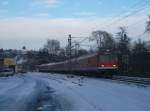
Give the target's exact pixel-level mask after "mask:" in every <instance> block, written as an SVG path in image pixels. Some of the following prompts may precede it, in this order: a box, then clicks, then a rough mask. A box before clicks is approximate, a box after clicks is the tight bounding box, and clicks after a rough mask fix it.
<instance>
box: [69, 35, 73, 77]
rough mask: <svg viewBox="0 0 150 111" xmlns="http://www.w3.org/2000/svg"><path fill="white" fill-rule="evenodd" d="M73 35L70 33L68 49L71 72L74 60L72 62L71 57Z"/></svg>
mask: <svg viewBox="0 0 150 111" xmlns="http://www.w3.org/2000/svg"><path fill="white" fill-rule="evenodd" d="M71 40H72V37H71V34H69V37H68V51H69V64H68V65H69V66H68V68H69V71H70V74H71V73H72V62H71V58H72V43H71V42H72V41H71Z"/></svg>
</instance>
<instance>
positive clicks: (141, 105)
mask: <svg viewBox="0 0 150 111" xmlns="http://www.w3.org/2000/svg"><path fill="white" fill-rule="evenodd" d="M38 76H40V77H41V78H42V79H43V80H46V81H48V83H49V86H50V87H51V88H53V90H54V91H55V94H56V95H58V97H61V98H63V99H61V98H60V99H59V100H60V101H61V102H62V103H63V100H64V99H65V101H67V102H68V103H69V105H68V106H70V107H71V109H70V110H71V111H150V105H149V103H150V88H148V87H147V88H144V87H139V86H136V85H128V84H124V83H119V82H114V81H109V80H105V79H94V78H81V77H74V78H67V77H66V76H65V75H60V74H50V75H47V74H44V73H41V74H40V73H39V74H38Z"/></svg>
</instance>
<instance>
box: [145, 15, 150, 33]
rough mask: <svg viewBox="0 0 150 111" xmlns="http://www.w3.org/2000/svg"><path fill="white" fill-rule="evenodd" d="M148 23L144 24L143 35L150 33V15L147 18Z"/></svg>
mask: <svg viewBox="0 0 150 111" xmlns="http://www.w3.org/2000/svg"><path fill="white" fill-rule="evenodd" d="M148 18H149V21H147V22H146V28H145V33H150V15H149V16H148Z"/></svg>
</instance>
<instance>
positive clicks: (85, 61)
mask: <svg viewBox="0 0 150 111" xmlns="http://www.w3.org/2000/svg"><path fill="white" fill-rule="evenodd" d="M38 69H39V71H41V72H57V73H73V74H78V75H88V76H97V77H112V75H113V74H114V73H115V72H116V71H117V69H118V59H117V56H116V54H113V53H109V52H105V53H103V54H97V53H96V54H90V55H86V56H82V57H79V58H74V59H71V60H66V61H63V62H56V63H49V64H42V65H40V66H38Z"/></svg>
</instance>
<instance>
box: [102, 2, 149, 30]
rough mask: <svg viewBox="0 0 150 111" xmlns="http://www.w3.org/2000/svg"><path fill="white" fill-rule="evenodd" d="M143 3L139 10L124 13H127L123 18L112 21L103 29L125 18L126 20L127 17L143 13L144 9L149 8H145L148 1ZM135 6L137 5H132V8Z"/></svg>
mask: <svg viewBox="0 0 150 111" xmlns="http://www.w3.org/2000/svg"><path fill="white" fill-rule="evenodd" d="M140 2H141V1H140ZM143 3H144V4H142V7H140V8H139V9H136V10H135V9H134V11H132V12H126V13H128V14H126V15H124V16H123V17H121V16H120V18H118V19H116V20H114V21H112V22H111V23H110V24H108V25H106V26H104V28H105V27H109V26H112V25H113V24H116V23H117V22H120V21H122V20H124V19H126V18H128V17H130V16H132V15H134V14H137V13H139V12H141V11H143V10H144V9H145V8H149V7H148V6H146V7H145V5H147V3H148V1H145V2H143ZM135 6H137V5H134V6H133V7H135ZM132 10H133V9H132Z"/></svg>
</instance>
